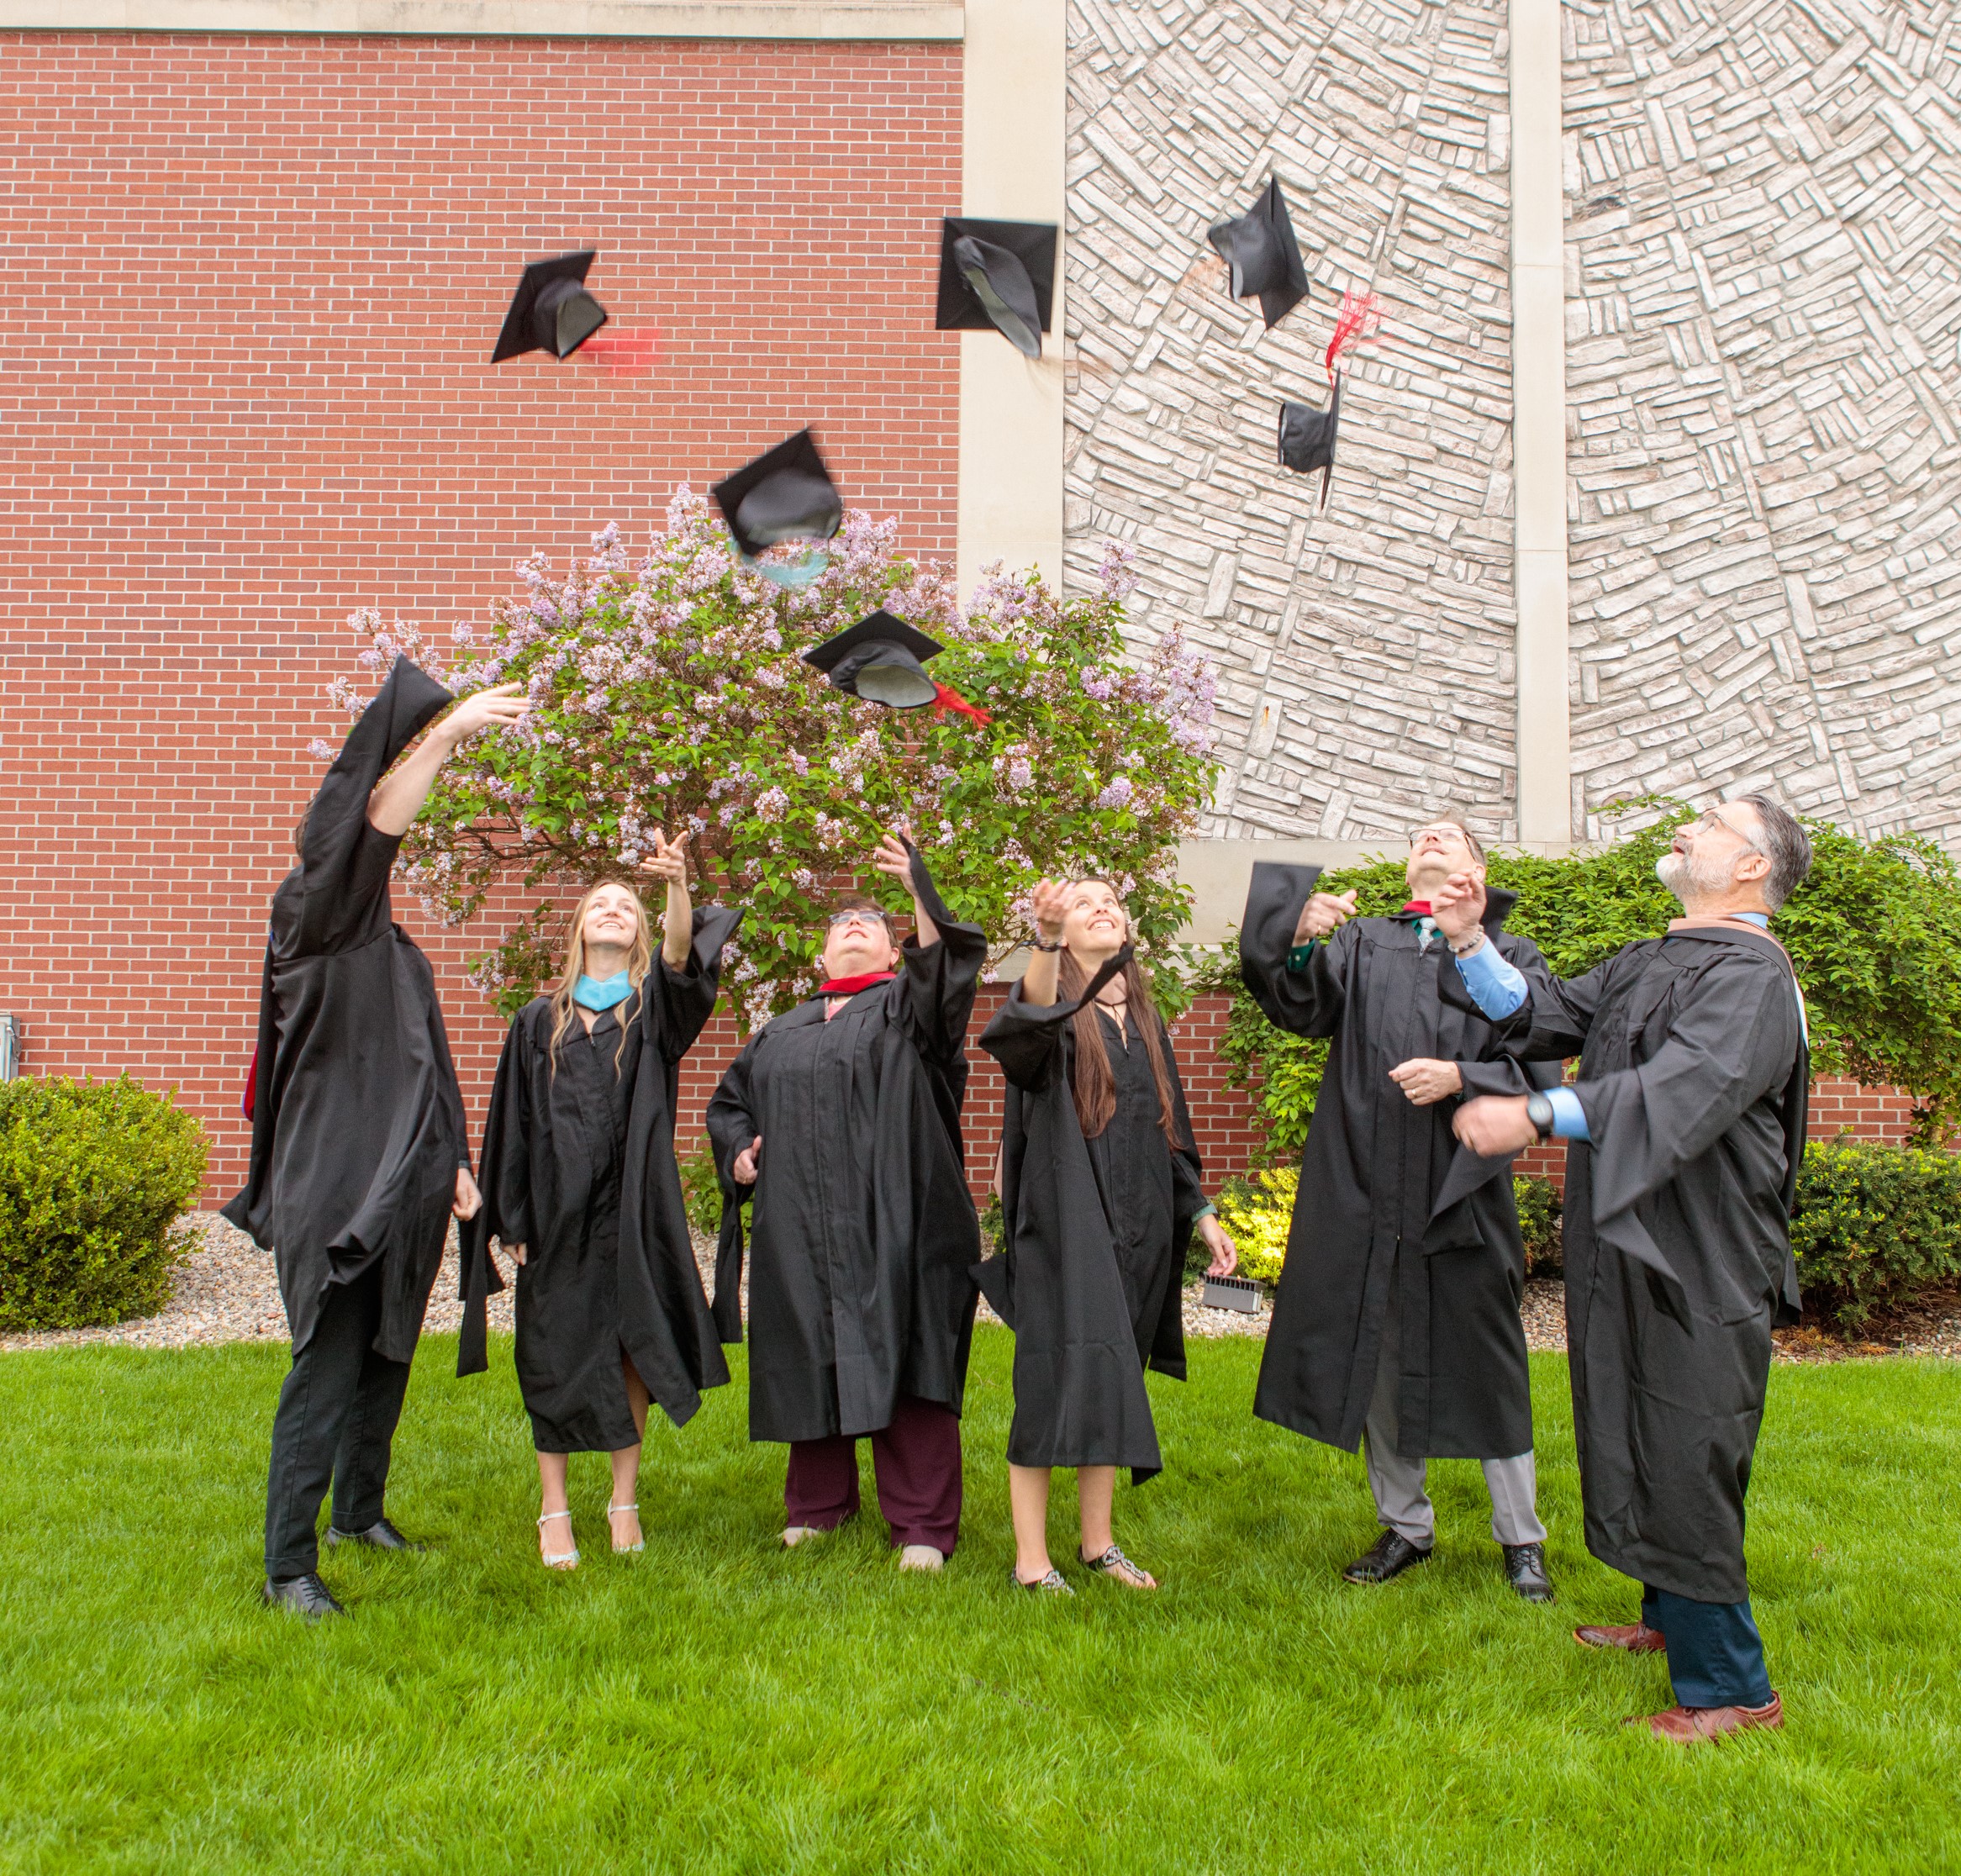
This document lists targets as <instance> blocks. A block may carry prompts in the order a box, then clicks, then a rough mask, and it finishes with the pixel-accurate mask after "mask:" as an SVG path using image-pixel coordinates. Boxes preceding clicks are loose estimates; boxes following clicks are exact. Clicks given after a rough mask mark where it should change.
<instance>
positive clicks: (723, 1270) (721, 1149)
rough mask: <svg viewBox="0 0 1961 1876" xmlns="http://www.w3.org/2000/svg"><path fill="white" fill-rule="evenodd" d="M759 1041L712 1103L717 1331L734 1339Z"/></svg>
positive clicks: (727, 1074) (748, 1047) (726, 1076)
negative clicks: (739, 1175)
mask: <svg viewBox="0 0 1961 1876" xmlns="http://www.w3.org/2000/svg"><path fill="white" fill-rule="evenodd" d="M760 1033H761V1032H760V1031H759V1032H758V1034H760ZM755 1065H756V1036H753V1035H752V1036H751V1037H750V1039H749V1040H748V1041H747V1042H746V1043H745V1044H744V1045H743V1046H742V1049H741V1053H740V1054H738V1055H737V1056H736V1057H735V1060H734V1061H733V1062H730V1064H729V1066H728V1067H727V1068H726V1069H725V1071H724V1072H723V1075H722V1078H721V1080H720V1082H719V1083H717V1084H716V1087H715V1091H714V1094H713V1095H711V1096H710V1097H709V1104H708V1115H707V1127H708V1137H709V1146H711V1147H712V1148H713V1149H714V1156H715V1177H716V1179H717V1181H718V1182H719V1183H720V1186H721V1188H722V1224H721V1230H720V1235H719V1236H718V1237H717V1238H716V1241H715V1295H714V1322H715V1332H716V1334H717V1335H719V1336H720V1337H721V1339H722V1341H725V1342H729V1343H735V1342H739V1341H741V1339H742V1253H743V1248H744V1246H743V1238H742V1209H743V1207H744V1206H746V1204H749V1202H750V1201H751V1199H753V1198H754V1197H755V1196H756V1188H755V1187H754V1186H753V1185H741V1184H738V1183H737V1182H736V1178H735V1159H736V1156H737V1155H738V1154H740V1153H741V1151H742V1150H743V1149H744V1148H745V1147H746V1146H749V1145H750V1144H751V1142H752V1141H754V1140H755V1138H756V1133H757V1131H758V1129H757V1127H756V1116H755V1114H754V1112H753V1111H752V1108H751V1095H750V1088H751V1078H752V1077H753V1076H754V1073H755Z"/></svg>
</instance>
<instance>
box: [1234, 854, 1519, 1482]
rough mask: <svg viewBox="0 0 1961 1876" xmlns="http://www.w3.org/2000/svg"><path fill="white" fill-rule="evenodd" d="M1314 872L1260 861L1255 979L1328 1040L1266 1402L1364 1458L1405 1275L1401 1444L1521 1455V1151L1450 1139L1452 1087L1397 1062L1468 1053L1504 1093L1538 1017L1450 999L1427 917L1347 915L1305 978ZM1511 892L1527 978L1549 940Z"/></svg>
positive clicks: (1269, 1352)
mask: <svg viewBox="0 0 1961 1876" xmlns="http://www.w3.org/2000/svg"><path fill="white" fill-rule="evenodd" d="M1315 870H1317V869H1309V868H1305V867H1265V866H1263V867H1258V868H1257V870H1256V872H1255V877H1254V884H1253V891H1252V895H1251V896H1250V897H1249V898H1248V900H1247V914H1246V918H1245V920H1244V921H1243V923H1242V925H1241V933H1240V967H1241V973H1242V975H1243V977H1244V979H1245V983H1246V987H1247V989H1248V990H1249V991H1251V992H1252V995H1253V997H1254V999H1255V1000H1256V1001H1257V1003H1258V1004H1259V1006H1260V1008H1261V1009H1263V1010H1264V1011H1265V1012H1266V1014H1267V1016H1268V1020H1271V1021H1272V1022H1273V1023H1275V1024H1276V1025H1278V1026H1279V1027H1280V1028H1282V1029H1284V1030H1291V1031H1293V1032H1294V1034H1295V1035H1315V1036H1323V1035H1325V1036H1327V1037H1329V1038H1331V1046H1330V1048H1329V1051H1328V1063H1327V1069H1326V1073H1325V1074H1324V1075H1323V1077H1322V1079H1321V1091H1320V1093H1319V1095H1318V1096H1317V1098H1316V1099H1315V1110H1314V1119H1313V1120H1312V1122H1311V1123H1310V1125H1309V1128H1308V1135H1307V1145H1306V1147H1305V1151H1304V1152H1303V1154H1302V1157H1301V1166H1300V1188H1299V1195H1298V1197H1297V1198H1296V1199H1295V1202H1294V1219H1293V1223H1292V1225H1291V1226H1290V1228H1289V1232H1288V1237H1287V1260H1286V1262H1285V1265H1284V1267H1283V1269H1282V1271H1281V1275H1280V1283H1279V1288H1278V1291H1277V1293H1276V1294H1275V1296H1274V1299H1273V1323H1272V1325H1271V1327H1270V1329H1269V1330H1268V1335H1267V1346H1266V1352H1265V1354H1264V1356H1263V1358H1262V1360H1261V1362H1260V1378H1259V1386H1258V1389H1257V1394H1255V1397H1254V1403H1253V1411H1254V1412H1255V1413H1256V1414H1257V1415H1259V1417H1260V1418H1261V1419H1263V1420H1272V1421H1273V1422H1274V1423H1275V1424H1277V1425H1281V1426H1285V1427H1290V1428H1292V1429H1293V1431H1295V1432H1297V1433H1305V1434H1306V1435H1307V1436H1309V1437H1310V1439H1315V1440H1321V1441H1326V1443H1327V1444H1328V1445H1330V1446H1336V1447H1342V1449H1343V1450H1345V1451H1347V1452H1354V1451H1355V1450H1356V1448H1357V1446H1358V1445H1359V1444H1360V1442H1361V1438H1362V1427H1363V1420H1365V1418H1366V1417H1367V1415H1368V1403H1369V1399H1370V1396H1371V1394H1373V1391H1374V1388H1375V1369H1376V1357H1377V1352H1378V1349H1379V1347H1380V1346H1381V1341H1382V1331H1383V1323H1384V1315H1385V1313H1386V1310H1387V1306H1388V1303H1389V1285H1390V1283H1391V1282H1392V1281H1393V1282H1394V1283H1395V1285H1396V1300H1397V1304H1398V1309H1399V1313H1400V1341H1399V1346H1400V1368H1401V1374H1400V1386H1399V1392H1398V1396H1397V1419H1398V1445H1399V1450H1400V1452H1401V1453H1402V1455H1403V1457H1405V1458H1409V1459H1419V1458H1426V1457H1431V1458H1459V1459H1505V1458H1510V1457H1513V1456H1514V1455H1515V1454H1517V1453H1521V1452H1526V1451H1528V1450H1529V1449H1530V1447H1531V1443H1532V1417H1531V1378H1530V1371H1529V1368H1528V1366H1527V1362H1526V1338H1525V1329H1524V1325H1522V1324H1521V1321H1520V1320H1519V1299H1520V1297H1521V1294H1522V1293H1523V1289H1524V1285H1525V1246H1524V1244H1523V1242H1522V1241H1521V1239H1520V1236H1519V1227H1518V1208H1517V1205H1516V1202H1515V1200H1514V1199H1513V1197H1512V1190H1511V1180H1510V1177H1509V1170H1510V1164H1511V1157H1510V1156H1505V1157H1494V1158H1491V1159H1480V1158H1479V1157H1477V1156H1476V1155H1475V1154H1473V1153H1471V1152H1469V1151H1467V1150H1465V1149H1464V1148H1463V1147H1462V1146H1459V1145H1458V1141H1457V1139H1456V1137H1455V1136H1453V1135H1452V1132H1451V1119H1452V1115H1454V1114H1455V1112H1456V1110H1457V1106H1458V1100H1457V1099H1456V1098H1452V1099H1447V1100H1442V1101H1438V1102H1435V1103H1433V1104H1431V1105H1430V1106H1428V1107H1417V1106H1415V1105H1414V1104H1412V1103H1411V1102H1410V1099H1409V1098H1408V1097H1407V1096H1406V1095H1405V1093H1403V1091H1402V1090H1401V1089H1400V1088H1398V1087H1397V1086H1396V1084H1395V1083H1394V1082H1393V1081H1391V1080H1390V1079H1389V1070H1390V1069H1391V1068H1393V1067H1396V1066H1397V1065H1398V1064H1399V1063H1400V1062H1407V1061H1409V1060H1410V1059H1411V1058H1412V1057H1434V1058H1436V1059H1439V1060H1442V1061H1447V1062H1458V1064H1459V1065H1460V1066H1461V1067H1463V1072H1464V1081H1465V1091H1466V1093H1479V1092H1492V1091H1494V1088H1495V1087H1500V1086H1506V1085H1510V1082H1511V1081H1512V1080H1514V1079H1516V1077H1517V1075H1518V1072H1519V1071H1518V1069H1517V1067H1516V1062H1510V1061H1509V1060H1507V1058H1506V1057H1505V1051H1506V1047H1507V1043H1506V1037H1507V1035H1510V1034H1512V1033H1522V1031H1523V1029H1524V1026H1525V1024H1524V1019H1523V1018H1522V1016H1521V1017H1519V1018H1515V1019H1514V1020H1513V1021H1512V1022H1511V1024H1510V1025H1494V1024H1493V1023H1491V1022H1489V1021H1488V1020H1486V1019H1485V1018H1484V1016H1483V1015H1482V1014H1479V1012H1478V1011H1477V1009H1476V1008H1475V1006H1474V1005H1473V1004H1471V1003H1470V1001H1469V999H1468V997H1463V998H1462V1000H1461V1001H1460V1000H1458V997H1457V996H1454V995H1444V994H1440V992H1439V983H1440V978H1442V973H1443V972H1451V973H1452V975H1453V976H1454V974H1455V972H1456V971H1457V964H1456V961H1455V960H1454V959H1453V958H1452V956H1451V952H1450V947H1449V946H1448V945H1447V944H1446V943H1444V942H1443V941H1442V939H1441V938H1438V939H1436V940H1433V941H1432V942H1431V945H1430V946H1429V948H1428V950H1427V951H1426V950H1424V949H1422V948H1421V945H1420V941H1419V939H1418V936H1417V932H1416V927H1415V916H1414V915H1413V914H1412V915H1410V916H1409V917H1407V918H1404V917H1398V918H1393V919H1352V920H1349V922H1348V923H1347V924H1346V925H1343V926H1342V927H1341V929H1340V930H1337V931H1336V932H1335V933H1334V934H1333V935H1332V936H1331V937H1330V938H1328V939H1327V940H1326V941H1323V942H1322V943H1321V944H1319V945H1317V946H1315V948H1314V951H1313V953H1312V954H1311V958H1310V962H1309V964H1308V967H1307V968H1306V969H1305V970H1304V971H1300V972H1290V971H1289V969H1288V968H1287V953H1288V950H1289V946H1290V945H1291V944H1292V941H1293V935H1294V926H1295V923H1296V921H1297V920H1299V915H1300V910H1301V908H1302V906H1304V905H1305V904H1306V902H1307V897H1308V894H1309V893H1310V891H1311V890H1312V888H1313V884H1314V878H1313V874H1314V872H1315ZM1513 904H1516V894H1513V893H1498V892H1494V893H1490V894H1489V906H1488V910H1487V914H1486V917H1485V929H1486V930H1487V932H1488V933H1489V935H1490V939H1491V941H1492V942H1493V943H1494V945H1496V946H1497V947H1498V950H1499V951H1500V954H1501V955H1502V956H1505V958H1507V959H1508V960H1509V961H1510V962H1511V963H1512V964H1514V965H1515V966H1516V967H1517V968H1518V969H1519V970H1520V971H1521V972H1523V973H1524V974H1525V976H1526V980H1527V982H1528V983H1531V982H1533V981H1535V980H1537V981H1544V980H1545V978H1546V971H1545V966H1544V964H1543V962H1542V960H1541V958H1540V956H1539V951H1538V947H1537V946H1535V945H1534V944H1533V943H1532V942H1531V940H1530V939H1529V938H1522V937H1520V936H1518V935H1516V934H1514V933H1511V932H1508V931H1506V930H1504V929H1503V924H1504V919H1505V914H1506V913H1508V912H1509V911H1510V909H1511V907H1512V905H1513ZM1446 988H1448V989H1450V990H1452V991H1458V990H1461V986H1458V985H1455V984H1452V985H1449V986H1447V987H1446ZM1485 1067H1489V1068H1490V1069H1491V1070H1492V1072H1494V1074H1495V1075H1496V1076H1497V1077H1498V1078H1499V1079H1498V1080H1497V1082H1496V1083H1493V1082H1491V1081H1488V1080H1487V1079H1486V1078H1485V1077H1484V1073H1483V1072H1481V1070H1483V1069H1484V1068H1485Z"/></svg>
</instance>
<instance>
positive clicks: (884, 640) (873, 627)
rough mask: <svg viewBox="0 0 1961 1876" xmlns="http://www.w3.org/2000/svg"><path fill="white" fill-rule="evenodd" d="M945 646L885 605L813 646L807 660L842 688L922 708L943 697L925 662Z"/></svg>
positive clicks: (893, 705)
mask: <svg viewBox="0 0 1961 1876" xmlns="http://www.w3.org/2000/svg"><path fill="white" fill-rule="evenodd" d="M941 649H942V647H941V646H939V645H938V644H937V643H936V642H935V641H934V640H931V639H930V638H928V637H927V636H926V635H925V633H924V632H920V631H915V630H914V629H913V628H912V627H911V626H910V625H909V624H906V622H905V621H904V619H900V618H899V617H898V616H897V614H893V613H888V612H887V611H886V610H885V609H883V607H881V608H880V609H878V611H877V612H875V613H873V614H871V615H870V616H869V617H868V618H866V619H860V620H859V621H858V622H857V624H856V625H853V626H851V627H849V628H847V629H846V630H844V631H841V632H840V633H839V634H838V635H837V636H836V638H828V639H826V640H825V641H824V643H823V644H821V645H814V646H811V648H810V649H809V651H806V652H805V653H804V663H805V664H807V665H814V666H815V667H817V669H818V670H820V671H821V672H824V674H825V676H826V677H829V678H830V681H831V682H832V683H833V684H834V685H835V686H836V688H838V689H839V690H841V691H844V692H846V693H849V694H850V695H851V696H852V697H862V698H865V699H866V700H867V702H869V703H872V704H885V705H887V706H888V708H890V709H894V710H918V709H924V708H925V706H926V705H927V704H932V703H936V702H938V701H939V698H940V687H939V685H938V684H936V683H935V682H934V681H933V680H932V679H931V678H930V677H928V676H927V675H926V669H925V661H926V660H927V659H928V658H930V657H931V656H933V655H934V653H936V651H940V650H941Z"/></svg>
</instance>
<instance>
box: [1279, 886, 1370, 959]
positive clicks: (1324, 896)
mask: <svg viewBox="0 0 1961 1876" xmlns="http://www.w3.org/2000/svg"><path fill="white" fill-rule="evenodd" d="M1354 916H1355V889H1354V888H1350V889H1349V890H1348V891H1347V892H1346V893H1315V895H1314V897H1313V898H1310V900H1309V901H1308V902H1307V904H1305V905H1304V906H1303V907H1301V909H1300V921H1299V924H1298V925H1295V926H1294V943H1295V944H1297V945H1305V944H1306V943H1307V942H1308V941H1309V940H1310V939H1314V938H1326V936H1327V935H1328V934H1329V933H1330V932H1331V931H1336V930H1340V929H1341V927H1342V926H1343V925H1346V924H1347V922H1348V921H1349V920H1351V919H1352V918H1353V917H1354Z"/></svg>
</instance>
